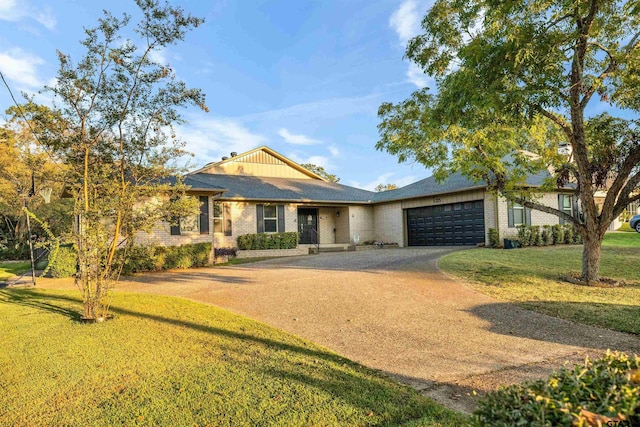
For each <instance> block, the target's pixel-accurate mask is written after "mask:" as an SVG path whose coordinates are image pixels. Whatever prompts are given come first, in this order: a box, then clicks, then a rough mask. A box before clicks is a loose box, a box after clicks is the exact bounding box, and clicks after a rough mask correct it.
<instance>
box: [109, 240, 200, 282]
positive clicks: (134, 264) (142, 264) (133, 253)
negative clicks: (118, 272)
mask: <svg viewBox="0 0 640 427" xmlns="http://www.w3.org/2000/svg"><path fill="white" fill-rule="evenodd" d="M210 253H211V243H194V244H190V245H182V246H133V247H132V248H129V251H128V253H127V254H126V256H125V252H124V250H123V249H121V250H119V251H118V254H117V258H116V265H115V268H119V267H120V266H122V274H125V275H127V274H132V273H140V272H144V271H159V270H171V269H175V268H191V267H204V266H205V265H207V264H209V254H210ZM123 258H124V259H123Z"/></svg>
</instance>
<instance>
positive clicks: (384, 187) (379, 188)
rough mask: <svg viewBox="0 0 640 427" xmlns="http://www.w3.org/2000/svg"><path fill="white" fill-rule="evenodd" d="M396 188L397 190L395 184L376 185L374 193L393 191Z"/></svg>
mask: <svg viewBox="0 0 640 427" xmlns="http://www.w3.org/2000/svg"><path fill="white" fill-rule="evenodd" d="M396 188H398V186H397V185H395V184H378V186H377V187H376V188H375V191H376V192H377V193H379V192H381V191H389V190H395V189H396Z"/></svg>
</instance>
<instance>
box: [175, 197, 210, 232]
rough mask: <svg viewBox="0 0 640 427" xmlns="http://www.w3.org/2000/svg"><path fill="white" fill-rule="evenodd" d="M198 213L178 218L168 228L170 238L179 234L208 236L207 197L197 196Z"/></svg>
mask: <svg viewBox="0 0 640 427" xmlns="http://www.w3.org/2000/svg"><path fill="white" fill-rule="evenodd" d="M198 199H199V201H200V213H199V214H195V215H189V216H187V217H183V218H179V219H177V220H176V223H175V224H173V225H171V226H170V230H169V233H170V234H171V235H172V236H179V235H181V234H193V233H200V234H209V196H199V198H198Z"/></svg>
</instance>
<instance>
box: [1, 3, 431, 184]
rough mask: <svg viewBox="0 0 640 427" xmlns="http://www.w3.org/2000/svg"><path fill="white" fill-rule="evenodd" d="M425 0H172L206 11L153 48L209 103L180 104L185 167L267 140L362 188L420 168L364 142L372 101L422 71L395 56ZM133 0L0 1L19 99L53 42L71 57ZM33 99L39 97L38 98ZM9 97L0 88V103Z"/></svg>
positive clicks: (48, 62) (48, 60) (416, 85)
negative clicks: (202, 106) (175, 41)
mask: <svg viewBox="0 0 640 427" xmlns="http://www.w3.org/2000/svg"><path fill="white" fill-rule="evenodd" d="M431 2H432V0H375V1H371V0H340V1H338V0H336V1H334V0H270V1H262V0H236V1H232V0H227V1H224V0H221V1H216V0H207V1H202V0H200V1H195V0H191V1H190V0H180V1H178V0H173V1H171V3H172V4H176V5H180V6H181V7H182V8H183V9H184V10H185V11H187V12H190V13H191V14H193V15H195V16H199V17H203V18H205V23H204V25H202V26H200V27H198V28H197V29H195V30H194V31H192V32H191V33H189V34H188V35H187V37H186V40H185V42H183V43H181V44H179V45H176V46H172V47H170V48H168V49H165V50H164V51H162V52H159V53H158V54H157V55H156V57H155V58H154V59H156V60H158V61H160V62H164V63H167V64H169V65H170V66H171V67H172V68H173V69H174V70H175V72H176V74H177V76H178V78H180V79H181V80H183V81H185V82H186V83H187V85H188V86H190V87H196V88H200V89H202V90H203V92H204V93H205V94H206V96H207V101H206V103H207V106H208V107H209V110H210V111H209V112H208V113H205V112H203V111H200V110H198V109H195V108H193V109H187V110H185V111H184V112H183V113H184V118H185V119H186V120H187V121H188V124H186V125H183V126H181V127H180V129H179V135H180V136H181V137H182V138H183V139H184V140H185V141H186V149H187V150H188V151H190V152H191V153H193V154H194V156H193V158H192V159H191V160H190V166H191V169H197V168H198V167H201V166H203V165H204V164H206V163H209V162H212V161H218V160H220V158H221V157H222V156H225V155H226V156H228V155H229V153H230V152H232V151H236V152H238V153H241V152H244V151H248V150H250V149H253V148H256V147H258V146H261V145H266V146H268V147H270V148H272V149H274V150H276V151H278V152H279V153H281V154H283V155H285V156H287V157H289V158H291V159H292V160H294V161H296V162H298V163H314V164H316V165H320V166H323V167H324V168H325V169H326V170H327V171H328V172H330V173H332V174H335V175H337V176H338V177H339V178H340V179H341V180H340V183H342V184H345V185H351V186H355V187H359V188H364V189H369V190H373V189H374V188H375V187H376V186H377V185H378V184H388V183H392V184H396V185H398V186H403V185H407V184H410V183H412V182H415V181H417V180H419V179H422V178H425V177H427V176H429V175H430V172H429V171H428V170H426V169H425V168H424V167H423V166H422V165H420V164H398V161H397V158H396V157H395V156H392V155H389V154H387V153H386V152H380V151H377V150H376V149H375V144H376V142H377V141H378V130H377V125H378V123H379V121H380V120H379V118H378V117H377V110H378V107H379V106H380V104H381V103H383V102H398V101H401V100H403V99H406V98H407V97H409V96H410V95H411V93H412V92H413V91H415V90H417V89H420V88H422V87H425V86H432V85H431V84H430V83H431V82H432V80H430V79H429V77H428V76H425V75H424V74H423V73H422V71H421V70H419V69H418V68H416V67H415V66H412V65H411V64H410V63H409V62H408V61H407V60H405V59H403V55H404V50H405V46H406V42H407V41H408V40H409V39H410V38H411V37H413V36H415V35H417V34H419V28H420V21H421V19H422V17H423V16H424V14H425V13H426V11H427V10H428V8H429V6H430V4H431ZM136 8H137V7H136V5H135V3H134V2H133V0H116V1H110V2H106V1H102V0H93V1H86V0H56V1H54V0H0V71H2V73H3V74H4V76H5V78H6V80H7V83H8V84H9V86H10V87H11V89H12V91H13V92H14V94H15V95H16V96H17V97H18V100H19V102H22V101H23V98H21V96H20V93H22V92H26V93H30V94H33V93H37V92H38V91H39V90H40V89H41V88H42V87H43V86H44V85H46V84H49V83H51V82H52V81H54V80H53V79H54V76H55V73H56V70H57V55H56V50H59V51H61V52H63V53H66V54H70V55H71V57H72V59H78V58H80V56H81V55H82V54H83V50H82V46H81V45H80V43H79V41H80V40H81V39H83V38H84V33H83V28H85V27H86V28H91V27H93V26H95V25H96V24H97V22H98V19H99V18H100V17H101V16H102V10H103V9H108V10H109V11H110V12H111V13H113V14H114V15H116V16H119V15H120V14H121V13H123V12H129V13H130V14H132V15H133V16H139V15H136V13H135V12H136ZM37 99H41V100H42V101H41V102H46V98H45V97H43V96H40V97H39V98H37ZM11 105H12V101H11V98H10V96H9V94H8V91H7V90H6V88H4V86H2V87H0V111H1V112H4V111H5V110H6V109H7V108H8V107H9V106H11Z"/></svg>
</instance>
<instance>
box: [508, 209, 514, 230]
mask: <svg viewBox="0 0 640 427" xmlns="http://www.w3.org/2000/svg"><path fill="white" fill-rule="evenodd" d="M507 218H508V221H509V228H512V227H513V226H514V225H513V204H512V203H509V206H508V207H507Z"/></svg>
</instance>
